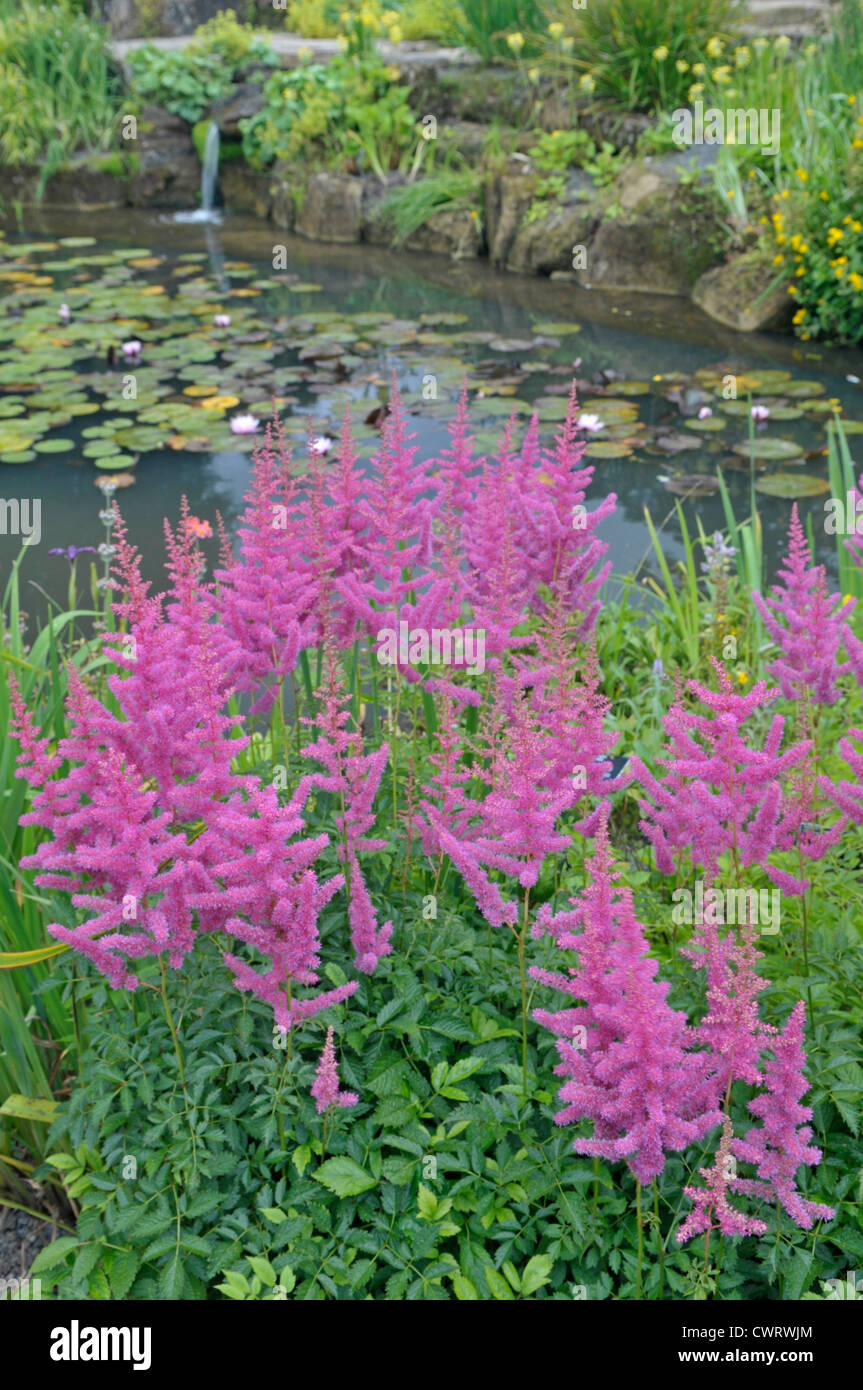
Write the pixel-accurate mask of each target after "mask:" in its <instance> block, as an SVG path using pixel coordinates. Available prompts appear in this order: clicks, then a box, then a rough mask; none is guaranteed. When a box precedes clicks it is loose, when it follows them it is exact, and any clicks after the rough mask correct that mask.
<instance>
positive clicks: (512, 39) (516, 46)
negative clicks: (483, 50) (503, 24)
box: [506, 30, 524, 53]
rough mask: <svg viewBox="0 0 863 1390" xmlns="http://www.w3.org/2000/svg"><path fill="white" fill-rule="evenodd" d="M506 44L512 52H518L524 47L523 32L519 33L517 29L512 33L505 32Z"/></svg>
mask: <svg viewBox="0 0 863 1390" xmlns="http://www.w3.org/2000/svg"><path fill="white" fill-rule="evenodd" d="M506 44H507V48H510V49H512V51H513V53H520V52H521V50H522V49H523V48H524V34H519V33H518V31H517V30H516V32H515V33H514V34H507V36H506Z"/></svg>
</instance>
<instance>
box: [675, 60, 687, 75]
mask: <svg viewBox="0 0 863 1390" xmlns="http://www.w3.org/2000/svg"><path fill="white" fill-rule="evenodd" d="M674 66H675V67H676V68H677V71H678V72H679V73H684V72H688V71H689V64H688V63H687V62H686V60H685V59H684V58H678V59H677V62H676V63H675V64H674Z"/></svg>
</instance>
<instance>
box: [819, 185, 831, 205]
mask: <svg viewBox="0 0 863 1390" xmlns="http://www.w3.org/2000/svg"><path fill="white" fill-rule="evenodd" d="M818 197H819V198H820V199H821V201H822V203H826V202H829V198H828V196H827V190H826V189H824V188H822V190H821V192H820V193H819V194H818Z"/></svg>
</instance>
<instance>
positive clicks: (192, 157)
mask: <svg viewBox="0 0 863 1390" xmlns="http://www.w3.org/2000/svg"><path fill="white" fill-rule="evenodd" d="M136 150H137V154H138V157H139V161H140V166H139V169H138V172H137V174H135V176H134V177H133V178H132V180H131V183H130V186H129V201H130V202H131V203H132V206H133V207H163V208H189V209H192V208H196V207H197V206H198V202H199V195H200V191H201V163H200V160H199V159H198V153H197V151H196V149H195V146H194V143H193V141H192V135H191V131H190V129H189V127H188V125H187V124H186V122H185V121H184V120H182V119H181V118H180V117H179V116H175V115H173V113H172V112H170V111H166V110H165V109H164V107H162V106H145V107H144V109H143V110H142V112H141V115H140V116H139V117H138V140H137V146H136Z"/></svg>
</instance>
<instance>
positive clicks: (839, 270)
mask: <svg viewBox="0 0 863 1390" xmlns="http://www.w3.org/2000/svg"><path fill="white" fill-rule="evenodd" d="M833 274H834V275H835V276H836V279H837V280H841V279H842V276H843V275H844V274H845V267H844V265H837V267H836V269H835V270H834V272H833Z"/></svg>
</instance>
